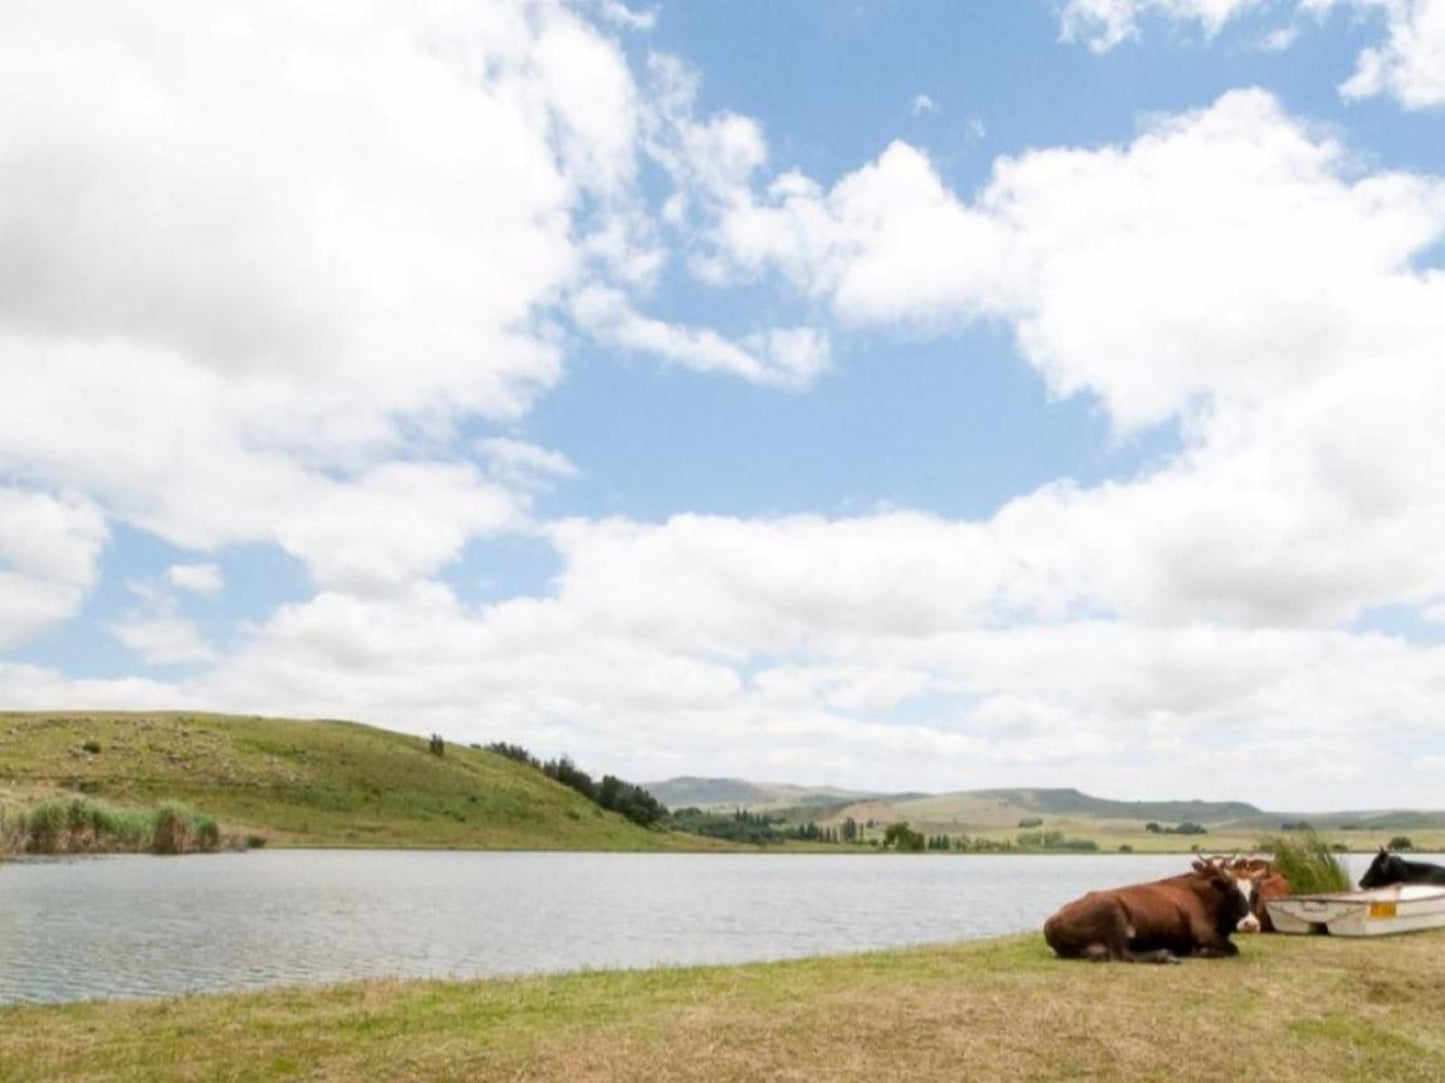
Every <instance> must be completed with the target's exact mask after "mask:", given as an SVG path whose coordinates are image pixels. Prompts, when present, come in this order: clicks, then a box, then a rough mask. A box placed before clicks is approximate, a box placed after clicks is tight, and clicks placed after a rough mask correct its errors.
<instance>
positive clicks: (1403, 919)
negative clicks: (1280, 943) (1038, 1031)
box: [1265, 884, 1445, 936]
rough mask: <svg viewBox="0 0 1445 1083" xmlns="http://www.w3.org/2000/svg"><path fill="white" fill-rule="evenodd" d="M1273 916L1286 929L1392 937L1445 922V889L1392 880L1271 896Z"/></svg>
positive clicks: (1342, 934)
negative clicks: (1367, 886)
mask: <svg viewBox="0 0 1445 1083" xmlns="http://www.w3.org/2000/svg"><path fill="white" fill-rule="evenodd" d="M1265 905H1266V906H1268V907H1269V918H1270V920H1271V921H1272V922H1274V927H1275V929H1276V930H1277V931H1279V932H1282V933H1329V934H1331V935H1333V936H1388V935H1389V934H1390V933H1410V932H1415V931H1417V930H1419V929H1437V928H1440V927H1441V926H1445V887H1442V886H1441V885H1439V884H1391V885H1390V886H1388V887H1377V888H1372V889H1371V890H1369V891H1340V892H1334V893H1332V894H1328V895H1286V896H1285V897H1284V898H1281V899H1270V900H1268V901H1267V902H1266V904H1265Z"/></svg>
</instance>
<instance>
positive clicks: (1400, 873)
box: [1360, 847, 1445, 890]
mask: <svg viewBox="0 0 1445 1083" xmlns="http://www.w3.org/2000/svg"><path fill="white" fill-rule="evenodd" d="M1386 884H1445V869H1442V868H1441V867H1440V866H1439V865H1431V864H1429V863H1428V862H1425V861H1406V860H1405V859H1404V858H1403V857H1401V856H1400V855H1399V854H1392V853H1390V852H1389V851H1388V850H1386V849H1384V848H1383V847H1381V849H1380V852H1379V853H1378V854H1376V855H1375V860H1374V861H1372V862H1370V867H1369V868H1368V869H1366V870H1365V875H1364V876H1362V877H1360V887H1362V888H1365V889H1367V890H1368V889H1369V888H1372V887H1384V886H1385V885H1386Z"/></svg>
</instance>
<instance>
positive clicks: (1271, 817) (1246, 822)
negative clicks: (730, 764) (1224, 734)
mask: <svg viewBox="0 0 1445 1083" xmlns="http://www.w3.org/2000/svg"><path fill="white" fill-rule="evenodd" d="M649 789H651V790H652V792H653V793H654V794H660V791H661V792H670V793H679V794H683V795H686V796H687V797H688V798H690V799H693V800H692V801H691V803H698V802H697V800H696V799H697V798H702V797H708V796H711V795H714V794H716V795H719V797H718V799H717V802H716V805H715V807H726V808H734V807H741V808H746V809H748V810H750V811H754V812H771V813H774V814H776V815H779V816H782V817H783V818H784V819H785V820H788V821H791V822H801V821H807V820H812V821H815V822H817V823H818V824H820V825H824V826H826V825H837V824H841V823H842V822H843V821H844V820H846V819H850V818H851V819H853V820H854V821H856V822H857V823H859V824H869V823H871V824H873V825H874V826H875V828H881V827H885V826H887V825H889V824H893V823H898V822H902V821H906V822H908V823H909V824H911V825H912V826H913V828H914V829H915V830H919V831H922V832H924V833H925V834H968V835H972V836H979V837H992V838H996V839H1006V838H1010V837H1012V836H1013V835H1015V834H1016V833H1017V832H1018V831H1019V830H1020V827H1021V824H1023V823H1030V824H1032V823H1033V821H1041V823H1040V824H1038V825H1036V826H1041V827H1046V828H1049V829H1057V830H1061V831H1063V832H1065V833H1066V834H1069V835H1078V836H1082V837H1089V838H1094V839H1096V840H1097V841H1098V842H1099V843H1100V844H1101V845H1102V846H1104V847H1106V848H1107V847H1117V846H1119V845H1122V844H1127V845H1129V846H1130V847H1132V848H1134V849H1151V850H1152V849H1188V848H1189V846H1190V845H1191V844H1192V840H1190V839H1188V838H1187V837H1181V836H1178V835H1172V834H1159V833H1151V832H1148V831H1146V830H1145V825H1146V824H1147V823H1149V822H1151V821H1153V822H1155V823H1158V824H1160V825H1163V826H1166V827H1167V826H1174V825H1178V824H1180V823H1182V822H1185V821H1190V822H1192V823H1196V824H1201V825H1203V826H1204V827H1205V828H1206V829H1207V836H1206V837H1205V838H1204V839H1201V840H1198V841H1200V842H1201V843H1202V844H1203V846H1204V848H1210V847H1215V848H1245V847H1249V846H1252V845H1253V844H1254V843H1256V842H1257V841H1258V840H1259V839H1260V837H1261V836H1264V835H1267V834H1271V833H1277V832H1279V831H1281V830H1283V827H1284V825H1285V824H1296V825H1297V824H1299V823H1302V822H1303V823H1307V824H1308V825H1310V826H1312V827H1315V828H1317V829H1319V830H1321V831H1326V832H1332V833H1337V837H1338V838H1339V839H1341V840H1343V841H1346V842H1348V844H1349V845H1351V846H1352V847H1353V848H1357V849H1359V848H1365V847H1373V846H1376V845H1379V844H1381V843H1383V842H1384V841H1386V840H1387V839H1388V838H1390V837H1392V836H1393V835H1395V834H1397V833H1407V834H1409V835H1411V836H1412V837H1414V838H1416V839H1417V841H1418V842H1419V843H1421V844H1424V845H1430V846H1438V845H1442V844H1445V812H1431V811H1409V810H1403V811H1402V810H1375V811H1343V812H1324V813H1293V812H1274V811H1268V810H1265V809H1261V808H1259V807H1257V806H1255V805H1252V804H1249V803H1248V802H1244V801H1202V800H1189V801H1121V800H1112V799H1109V798H1102V797H1094V796H1091V795H1089V794H1086V793H1083V792H1081V791H1080V790H1077V789H1072V788H1052V789H1033V788H1007V789H984V790H964V791H959V792H956V793H943V794H917V793H905V794H865V795H861V796H857V795H855V796H853V797H852V799H850V798H849V797H848V796H847V794H848V791H846V790H840V789H837V788H834V787H797V786H792V787H790V786H785V785H780V784H757V783H751V782H747V781H744V780H741V779H699V778H687V779H673V780H669V781H668V782H663V783H654V784H650V785H649ZM795 794H801V795H806V797H807V800H798V801H789V800H788V798H789V796H790V795H795ZM823 795H834V796H828V797H825V796H823ZM661 799H662V800H664V801H666V799H665V798H661Z"/></svg>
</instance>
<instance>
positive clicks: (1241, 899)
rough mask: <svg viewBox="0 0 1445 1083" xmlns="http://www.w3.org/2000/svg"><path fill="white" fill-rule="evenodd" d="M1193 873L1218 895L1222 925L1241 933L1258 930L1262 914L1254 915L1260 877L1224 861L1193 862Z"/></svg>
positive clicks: (1223, 928) (1222, 927)
mask: <svg viewBox="0 0 1445 1083" xmlns="http://www.w3.org/2000/svg"><path fill="white" fill-rule="evenodd" d="M1194 875H1195V876H1197V877H1198V878H1199V879H1201V880H1203V881H1204V882H1205V884H1206V885H1207V886H1208V889H1209V890H1211V891H1213V892H1215V893H1216V894H1217V895H1218V896H1219V903H1220V907H1221V910H1220V914H1219V927H1220V929H1222V930H1229V931H1230V932H1233V931H1235V930H1238V931H1239V932H1242V933H1257V932H1259V918H1257V917H1255V916H1254V896H1255V892H1256V891H1257V890H1258V887H1259V881H1258V879H1257V878H1256V877H1255V876H1253V875H1250V874H1249V873H1248V872H1246V871H1240V872H1236V871H1235V870H1234V869H1232V868H1230V867H1229V866H1227V865H1225V863H1224V862H1222V861H1205V860H1199V861H1195V862H1194Z"/></svg>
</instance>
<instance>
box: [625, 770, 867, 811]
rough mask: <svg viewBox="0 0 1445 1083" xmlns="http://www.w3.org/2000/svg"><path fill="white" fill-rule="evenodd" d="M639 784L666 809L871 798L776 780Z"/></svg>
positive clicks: (685, 779) (682, 779) (822, 804)
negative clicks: (777, 781)
mask: <svg viewBox="0 0 1445 1083" xmlns="http://www.w3.org/2000/svg"><path fill="white" fill-rule="evenodd" d="M643 785H644V786H645V787H646V788H647V790H648V791H649V792H650V793H651V794H652V796H653V797H656V798H657V799H658V800H659V801H661V802H662V803H663V804H664V805H666V806H667V807H668V808H687V807H689V806H692V807H693V808H700V809H713V810H716V809H724V810H728V811H731V810H732V809H735V808H746V809H751V810H760V809H774V808H788V807H796V808H826V807H829V806H833V805H846V804H849V803H851V802H854V801H860V800H863V799H865V798H869V797H872V796H873V795H872V794H868V793H864V792H861V791H858V790H844V789H839V788H838V787H836V786H794V785H789V784H786V783H776V782H747V781H745V780H744V779H740V778H697V777H693V776H683V777H680V778H670V779H667V780H666V781H664V782H645V783H643Z"/></svg>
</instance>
